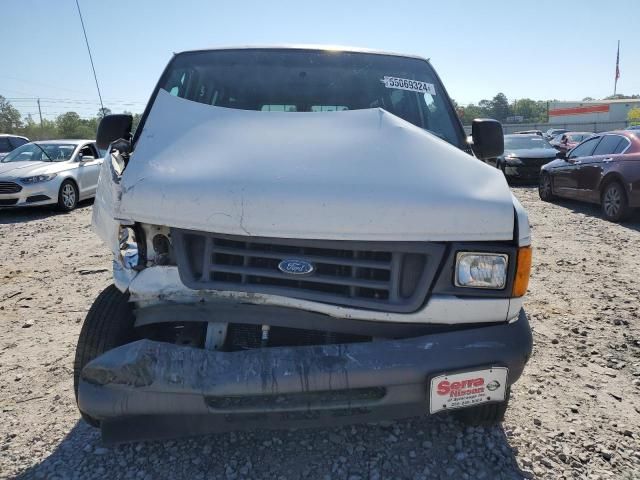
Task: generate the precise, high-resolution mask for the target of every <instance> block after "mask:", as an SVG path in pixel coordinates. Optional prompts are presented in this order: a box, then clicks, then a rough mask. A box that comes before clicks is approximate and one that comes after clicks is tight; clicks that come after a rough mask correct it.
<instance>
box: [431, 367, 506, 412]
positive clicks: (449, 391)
mask: <svg viewBox="0 0 640 480" xmlns="http://www.w3.org/2000/svg"><path fill="white" fill-rule="evenodd" d="M508 372H509V369H508V368H505V367H493V368H488V369H486V370H472V371H468V372H463V373H455V374H444V375H439V376H437V377H434V378H432V379H431V386H430V402H429V412H430V413H436V412H439V411H441V410H452V409H455V408H464V407H471V406H473V405H480V404H482V403H487V402H504V400H505V394H506V391H507V374H508Z"/></svg>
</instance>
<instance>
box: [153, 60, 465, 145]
mask: <svg viewBox="0 0 640 480" xmlns="http://www.w3.org/2000/svg"><path fill="white" fill-rule="evenodd" d="M160 88H163V89H165V90H166V91H168V92H169V93H171V94H172V95H176V96H178V97H181V98H185V99H188V100H193V101H195V102H200V103H205V104H207V105H215V106H219V107H226V108H236V109H241V110H258V111H268V112H273V111H280V112H292V113H295V112H318V114H321V112H330V111H344V110H359V109H367V108H378V107H379V108H383V109H385V110H387V111H388V112H391V113H393V114H394V115H397V116H399V117H401V118H403V119H404V120H406V121H408V122H411V123H413V124H414V125H417V126H418V127H420V128H424V129H426V130H429V131H431V132H433V133H435V134H436V135H438V136H439V137H441V138H443V139H444V140H446V141H448V142H449V143H452V144H454V145H456V146H458V147H463V146H464V135H463V132H462V130H461V129H460V126H459V122H458V120H457V118H456V117H455V112H454V110H453V107H452V105H451V103H450V101H449V99H448V97H447V96H446V94H445V92H444V91H443V89H442V86H441V84H440V82H439V81H438V79H437V77H436V75H435V72H434V71H433V69H432V68H431V66H430V65H429V63H428V62H426V61H424V60H419V59H414V58H407V57H397V56H391V55H377V54H367V53H353V52H336V51H314V50H290V49H286V50H282V49H273V50H271V49H244V50H221V51H206V52H194V53H184V54H180V55H177V56H176V57H175V58H174V60H173V61H172V62H171V63H170V64H169V66H168V67H167V70H166V71H165V73H164V75H163V77H162V79H161V81H160Z"/></svg>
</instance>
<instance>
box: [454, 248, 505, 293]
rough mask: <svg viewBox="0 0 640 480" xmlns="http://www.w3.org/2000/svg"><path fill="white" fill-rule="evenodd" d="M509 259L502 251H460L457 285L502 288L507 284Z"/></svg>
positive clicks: (457, 266) (457, 260) (456, 277)
mask: <svg viewBox="0 0 640 480" xmlns="http://www.w3.org/2000/svg"><path fill="white" fill-rule="evenodd" d="M508 261H509V257H508V256H507V255H505V254H501V253H479V252H458V254H457V255H456V275H455V285H456V287H466V288H491V289H494V290H501V289H503V288H504V287H505V285H506V284H507V264H508Z"/></svg>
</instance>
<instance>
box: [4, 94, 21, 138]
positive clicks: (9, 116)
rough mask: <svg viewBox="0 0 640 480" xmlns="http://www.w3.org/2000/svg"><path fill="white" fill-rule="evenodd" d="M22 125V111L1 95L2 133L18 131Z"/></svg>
mask: <svg viewBox="0 0 640 480" xmlns="http://www.w3.org/2000/svg"><path fill="white" fill-rule="evenodd" d="M20 127H22V120H21V118H20V112H19V111H18V110H17V109H16V108H15V107H14V106H13V105H11V103H9V101H8V100H7V99H6V98H4V97H3V96H2V95H0V133H16V132H17V131H18V130H19V129H20Z"/></svg>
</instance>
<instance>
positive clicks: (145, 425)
mask: <svg viewBox="0 0 640 480" xmlns="http://www.w3.org/2000/svg"><path fill="white" fill-rule="evenodd" d="M531 349H532V336H531V330H530V327H529V323H528V321H527V318H526V315H525V314H524V311H521V312H520V314H519V318H518V320H517V321H515V322H512V323H501V324H498V325H492V326H485V327H479V328H472V329H466V330H458V331H454V332H447V333H438V334H431V335H426V336H422V337H416V338H410V339H405V340H385V341H378V342H371V343H353V344H343V345H323V346H311V347H280V348H265V349H254V350H246V351H242V352H218V351H209V350H203V349H196V348H190V347H183V346H178V345H173V344H167V343H160V342H153V341H149V340H140V341H136V342H133V343H130V344H127V345H123V346H121V347H118V348H115V349H113V350H111V351H109V352H106V353H105V354H103V355H101V356H99V357H97V358H96V359H94V360H93V361H91V362H90V363H89V364H87V365H86V366H85V368H84V369H83V371H82V374H81V378H80V381H79V388H78V406H79V408H80V410H81V411H83V412H84V413H86V414H88V415H90V416H92V417H94V418H96V419H98V420H100V422H101V427H102V432H103V438H104V440H105V441H106V442H121V441H133V440H143V439H148V438H168V437H176V436H187V435H197V434H204V433H209V432H215V431H217V432H219V431H225V430H238V429H243V428H274V427H277V428H283V427H305V426H313V425H324V426H326V425H329V424H345V423H354V422H363V421H372V420H381V419H390V418H402V417H412V416H418V415H424V414H426V413H428V412H429V404H428V403H429V392H428V385H429V379H430V377H433V376H435V375H438V374H442V373H444V372H447V373H452V372H460V371H464V370H477V369H480V368H485V367H489V366H503V367H507V368H508V369H509V370H508V378H507V383H508V384H509V385H511V384H513V383H514V382H515V381H516V380H517V379H518V378H519V377H520V375H521V373H522V371H523V368H524V366H525V364H526V362H527V360H528V359H529V356H530V354H531Z"/></svg>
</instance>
